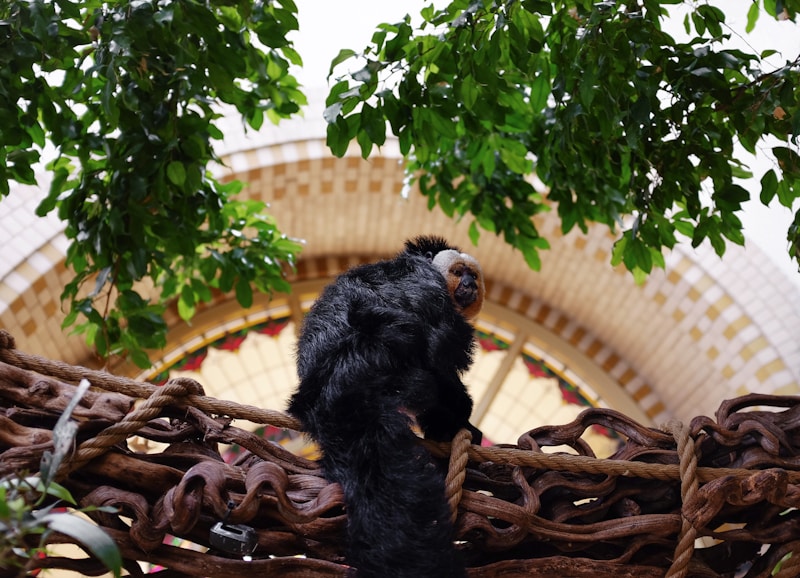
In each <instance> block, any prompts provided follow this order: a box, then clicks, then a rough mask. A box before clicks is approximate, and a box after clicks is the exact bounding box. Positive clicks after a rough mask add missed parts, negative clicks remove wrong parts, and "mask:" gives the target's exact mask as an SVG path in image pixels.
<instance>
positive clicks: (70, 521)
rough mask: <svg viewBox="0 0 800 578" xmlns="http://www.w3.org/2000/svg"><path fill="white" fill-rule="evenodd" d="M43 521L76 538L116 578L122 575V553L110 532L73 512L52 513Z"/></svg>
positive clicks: (53, 529) (57, 530) (52, 528)
mask: <svg viewBox="0 0 800 578" xmlns="http://www.w3.org/2000/svg"><path fill="white" fill-rule="evenodd" d="M42 522H44V523H45V524H47V527H48V528H49V529H50V530H52V531H54V532H59V533H61V534H64V535H65V536H69V537H70V538H72V539H73V540H76V541H77V542H78V543H79V544H80V545H81V546H83V547H84V549H86V550H87V551H88V552H90V553H91V554H93V555H94V556H95V557H96V558H97V559H98V560H100V562H102V563H103V565H104V566H105V567H106V568H108V569H109V571H111V573H113V574H114V576H115V577H116V578H119V577H120V576H121V575H122V555H121V554H120V552H119V548H118V547H117V545H116V544H115V543H114V541H113V540H112V539H111V538H110V537H109V535H108V534H106V533H105V532H103V530H101V529H100V528H99V527H98V526H96V525H94V524H92V523H91V522H89V521H88V520H85V519H83V518H80V517H78V516H77V515H75V514H72V513H55V514H53V513H51V514H47V515H46V516H44V517H42Z"/></svg>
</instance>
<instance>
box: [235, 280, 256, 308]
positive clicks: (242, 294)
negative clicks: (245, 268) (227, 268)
mask: <svg viewBox="0 0 800 578" xmlns="http://www.w3.org/2000/svg"><path fill="white" fill-rule="evenodd" d="M236 301H238V302H239V305H241V306H242V307H244V308H245V309H248V308H250V307H252V306H253V289H252V287H250V281H248V280H247V278H245V277H239V280H238V281H237V282H236Z"/></svg>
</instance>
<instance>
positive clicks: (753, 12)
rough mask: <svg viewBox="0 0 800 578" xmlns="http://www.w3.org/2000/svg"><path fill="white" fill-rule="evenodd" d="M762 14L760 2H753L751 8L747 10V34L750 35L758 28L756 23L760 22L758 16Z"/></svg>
mask: <svg viewBox="0 0 800 578" xmlns="http://www.w3.org/2000/svg"><path fill="white" fill-rule="evenodd" d="M760 14H761V9H760V8H759V6H758V1H757V0H753V2H751V3H750V8H749V9H748V10H747V26H746V27H745V29H744V30H745V32H747V33H748V34H749V33H751V32H752V31H753V29H754V28H755V27H756V22H757V21H758V16H759V15H760Z"/></svg>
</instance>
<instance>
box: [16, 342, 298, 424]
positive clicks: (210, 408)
mask: <svg viewBox="0 0 800 578" xmlns="http://www.w3.org/2000/svg"><path fill="white" fill-rule="evenodd" d="M0 361H3V362H5V363H8V364H9V365H14V366H16V367H19V368H20V369H27V370H30V371H35V372H36V373H41V374H42V375H49V376H51V377H55V378H57V379H60V380H62V381H67V382H71V383H78V382H79V381H80V380H81V379H87V380H89V382H90V383H91V384H92V386H93V387H96V388H100V389H103V390H106V391H113V392H116V393H121V394H123V395H127V396H129V397H135V398H139V399H148V398H149V397H150V396H151V395H153V392H155V391H156V390H158V389H159V386H157V385H153V384H150V383H143V382H141V381H135V380H133V379H130V378H128V377H120V376H116V375H112V374H110V373H106V372H104V371H97V370H94V369H88V368H86V367H80V366H76V365H69V364H68V363H64V362H63V361H54V360H51V359H46V358H43V357H39V356H38V355H32V354H29V353H23V352H21V351H18V350H16V349H14V338H13V337H12V336H11V335H10V334H9V333H8V332H7V331H6V330H4V329H0ZM185 403H186V404H187V405H191V406H193V407H196V408H197V409H199V410H201V411H204V412H205V413H207V414H215V415H227V416H229V417H231V418H233V419H246V420H248V421H251V422H253V423H259V424H270V425H274V426H276V427H282V428H286V429H291V430H295V431H300V430H301V426H300V423H299V422H298V421H297V420H296V419H294V418H293V417H291V416H290V415H287V414H285V413H283V412H280V411H275V410H268V409H261V408H258V407H254V406H252V405H243V404H239V403H234V402H231V401H225V400H219V399H215V398H213V397H207V396H204V395H197V394H190V395H187V396H186V397H185Z"/></svg>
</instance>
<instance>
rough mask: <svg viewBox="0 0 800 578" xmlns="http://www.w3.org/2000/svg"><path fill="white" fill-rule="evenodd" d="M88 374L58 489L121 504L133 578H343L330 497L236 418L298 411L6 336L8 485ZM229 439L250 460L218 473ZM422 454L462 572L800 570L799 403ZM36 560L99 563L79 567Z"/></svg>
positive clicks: (34, 455)
mask: <svg viewBox="0 0 800 578" xmlns="http://www.w3.org/2000/svg"><path fill="white" fill-rule="evenodd" d="M83 378H85V379H88V380H89V381H90V382H91V384H92V386H93V387H92V389H91V390H90V392H89V393H88V394H87V395H85V396H84V398H83V399H82V400H81V403H80V405H79V407H78V408H77V409H76V410H75V411H74V412H73V417H74V419H75V420H76V421H77V423H78V438H77V443H78V445H77V447H76V449H75V451H74V453H73V454H72V455H71V457H70V459H69V460H68V461H67V462H66V463H65V464H64V465H63V466H62V469H61V470H60V472H59V477H58V480H59V482H60V483H61V484H62V485H64V486H66V487H67V488H68V489H69V490H70V491H71V492H72V494H73V496H75V497H76V498H77V499H78V500H79V503H80V505H81V506H83V507H86V506H111V507H113V508H115V511H116V513H109V512H94V513H92V514H91V516H92V518H93V519H94V521H95V522H96V523H97V524H98V525H99V526H100V527H101V528H102V529H103V530H105V531H106V532H107V533H108V534H109V535H110V536H111V537H112V538H113V539H114V540H115V541H116V543H117V544H118V545H119V548H120V550H121V552H122V555H123V558H124V566H125V569H126V570H127V572H128V573H129V574H130V575H132V576H144V575H145V570H143V569H142V568H143V566H142V565H141V562H144V563H148V564H149V565H150V566H148V567H149V569H150V570H149V571H151V572H153V573H154V574H155V575H156V576H162V577H164V578H173V577H184V576H186V577H188V576H213V577H217V578H228V577H230V578H234V577H236V578H238V577H240V576H243V575H253V576H256V575H258V576H271V577H299V578H302V577H312V576H313V577H323V576H345V575H346V573H347V570H348V569H347V567H346V566H345V565H343V563H342V560H343V557H342V551H343V544H342V537H343V531H342V530H343V524H344V521H345V516H346V512H345V510H344V508H343V504H342V496H341V491H340V489H339V487H338V486H337V485H335V484H329V483H328V482H327V481H326V480H325V479H324V478H322V477H321V475H320V472H319V469H318V468H317V466H316V464H315V463H314V462H313V461H309V460H308V459H305V458H302V457H299V456H297V455H294V454H292V453H290V452H289V451H287V450H286V449H285V448H283V447H281V446H279V445H276V444H273V443H270V442H269V441H267V440H265V439H263V438H262V437H260V436H258V435H256V434H254V433H252V432H250V431H246V430H244V429H241V428H239V427H237V426H236V425H235V422H234V420H236V419H246V420H248V421H251V422H254V423H257V424H267V425H272V426H276V427H279V428H288V429H296V428H297V424H296V423H295V422H294V421H293V420H292V419H291V418H290V417H288V416H286V415H285V414H283V413H281V412H277V411H269V410H265V409H260V408H255V407H248V406H242V405H239V404H234V403H229V402H225V401H222V400H217V399H213V398H210V397H206V396H204V395H203V392H202V388H201V386H200V385H199V384H197V383H196V382H194V381H191V380H186V379H183V380H181V379H177V380H172V381H169V382H167V383H166V384H165V385H163V386H154V385H150V384H146V383H140V382H135V381H131V380H128V379H124V378H120V377H115V376H113V375H109V374H106V373H102V372H97V371H91V370H88V369H85V368H81V367H74V366H70V365H67V364H64V363H60V362H56V361H51V360H46V359H42V358H38V357H35V356H32V355H27V354H25V353H23V352H20V351H17V350H16V349H14V343H13V339H12V338H11V336H10V335H8V334H7V333H5V332H2V331H0V476H8V475H19V473H20V472H35V471H36V470H37V468H38V467H39V463H40V460H41V457H42V455H43V454H44V452H45V451H48V450H52V447H53V435H52V429H53V427H54V424H55V423H56V420H57V419H58V417H59V416H60V414H61V413H62V412H63V410H64V408H65V407H66V404H67V403H68V401H69V399H71V397H72V396H73V394H74V390H75V387H76V384H77V383H78V381H79V380H81V379H83ZM596 426H600V427H603V428H606V429H608V430H610V431H611V432H614V434H615V435H617V436H619V439H620V446H619V450H618V451H617V452H616V453H615V454H614V455H613V456H611V457H610V458H608V459H597V458H596V457H595V456H594V454H593V453H592V450H591V448H590V447H589V446H588V444H586V442H585V441H584V440H583V439H582V437H581V436H582V435H583V433H584V432H585V431H586V430H587V429H588V428H590V427H596ZM421 443H425V442H421ZM221 444H237V445H238V446H239V447H240V448H241V449H242V451H241V452H240V453H239V454H238V455H237V457H236V459H235V461H233V462H231V463H226V461H225V460H224V459H223V458H222V456H221V454H220V449H219V448H220V445H221ZM427 445H428V447H429V449H430V450H431V452H432V453H433V454H434V455H435V456H437V458H438V459H441V460H442V464H443V467H449V470H448V476H447V496H448V499H449V501H450V504H451V507H452V511H453V516H454V518H455V520H456V527H457V532H458V544H459V548H461V549H462V550H463V552H464V556H465V558H466V560H467V561H468V566H469V576H470V577H471V578H484V577H487V578H488V577H495V576H503V577H513V576H520V577H522V576H526V577H559V578H570V577H575V578H582V577H587V578H588V577H592V578H612V577H613V578H626V577H630V578H664V577H667V578H672V577H680V578H683V577H696V578H722V577H730V578H734V577H743V578H767V577H770V576H776V577H777V578H796V577H798V576H800V509H798V508H800V398H799V397H796V396H785V397H778V396H766V395H748V396H744V397H741V398H737V399H734V400H730V401H725V402H723V403H722V404H721V405H720V407H719V409H718V411H717V412H716V415H715V416H714V417H713V418H711V417H706V416H699V417H696V418H694V419H693V420H692V421H691V422H689V423H688V424H682V423H678V422H673V423H670V424H667V425H666V426H665V427H664V428H663V429H653V428H648V427H644V426H642V425H640V424H638V423H636V422H634V421H633V420H631V419H629V418H627V417H626V416H624V415H621V414H620V413H618V412H615V411H611V410H605V409H589V410H587V411H585V412H584V413H583V414H581V415H580V417H579V418H578V419H576V420H575V421H574V422H572V423H570V424H566V425H559V426H545V427H538V428H536V429H533V430H531V431H529V432H526V433H523V434H522V435H521V436H520V438H519V440H518V442H517V444H516V445H514V446H508V445H503V446H495V447H479V446H475V445H471V444H470V443H469V437H468V434H467V433H466V432H464V434H463V435H459V436H457V438H456V439H455V440H454V441H453V443H452V444H427ZM145 446H148V447H149V450H148V451H144V450H142V449H141V448H143V447H145ZM154 448H158V449H157V450H155V451H154ZM552 448H559V449H560V450H565V449H566V450H567V451H558V452H556V453H546V452H545V451H544V450H546V449H548V451H549V452H552ZM220 528H221V529H222V530H220ZM226 532H227V533H226ZM237 532H240V533H241V535H238V536H237V535H235V534H236V533H237ZM49 539H50V541H51V542H60V541H61V542H68V541H69V539H68V538H67V537H66V536H61V535H58V534H52V535H51V536H50V538H49ZM176 540H179V541H180V542H181V544H182V545H174V542H175V541H176ZM188 543H191V544H192V545H193V547H191V548H189V547H185V546H186V544H188ZM244 554H247V555H246V556H245V555H244ZM35 566H36V567H41V568H47V567H50V568H66V569H70V570H75V571H78V572H80V573H82V574H85V575H98V574H101V573H102V572H103V571H104V568H103V567H102V565H101V564H100V563H99V562H97V561H95V560H94V559H93V558H91V557H84V558H78V559H75V558H69V557H64V556H57V555H53V556H46V557H43V558H41V559H39V560H37V561H36V562H35ZM0 575H2V571H0Z"/></svg>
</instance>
